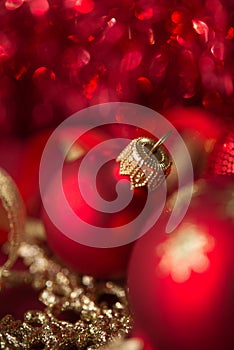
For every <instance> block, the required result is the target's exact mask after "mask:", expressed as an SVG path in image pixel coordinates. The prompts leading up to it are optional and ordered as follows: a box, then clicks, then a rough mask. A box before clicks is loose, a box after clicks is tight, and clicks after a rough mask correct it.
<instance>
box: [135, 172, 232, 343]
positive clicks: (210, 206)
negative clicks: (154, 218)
mask: <svg viewBox="0 0 234 350" xmlns="http://www.w3.org/2000/svg"><path fill="white" fill-rule="evenodd" d="M185 190H186V189H185ZM233 194H234V178H233V176H220V177H217V178H214V179H212V180H209V181H204V180H202V181H201V182H200V183H197V184H195V187H194V196H193V199H192V202H191V205H190V208H189V210H188V212H187V214H186V216H185V217H184V219H183V220H182V222H181V223H180V225H179V226H178V227H177V228H176V229H175V230H174V231H173V232H172V233H171V234H166V233H165V227H166V223H167V221H168V214H170V212H171V206H173V205H174V199H175V198H172V199H171V200H169V201H168V205H167V207H168V210H167V211H166V212H165V213H164V215H162V217H161V218H160V220H158V222H157V224H156V225H155V226H154V227H153V228H152V229H151V230H150V231H149V232H148V233H147V234H146V235H144V236H143V237H142V238H140V239H139V240H138V241H137V242H136V244H135V247H134V250H133V254H132V257H131V260H130V267H129V273H128V285H129V295H130V303H131V307H132V311H133V314H134V318H135V323H136V324H137V325H139V327H140V328H141V329H142V330H143V331H144V332H145V334H146V335H147V336H148V337H149V338H150V339H151V341H152V342H153V344H154V346H155V347H157V346H158V348H159V349H161V350H172V349H173V350H197V349H199V350H207V349H212V350H220V349H225V350H232V349H233V347H234V332H233V324H234V254H233V246H234V201H233Z"/></svg>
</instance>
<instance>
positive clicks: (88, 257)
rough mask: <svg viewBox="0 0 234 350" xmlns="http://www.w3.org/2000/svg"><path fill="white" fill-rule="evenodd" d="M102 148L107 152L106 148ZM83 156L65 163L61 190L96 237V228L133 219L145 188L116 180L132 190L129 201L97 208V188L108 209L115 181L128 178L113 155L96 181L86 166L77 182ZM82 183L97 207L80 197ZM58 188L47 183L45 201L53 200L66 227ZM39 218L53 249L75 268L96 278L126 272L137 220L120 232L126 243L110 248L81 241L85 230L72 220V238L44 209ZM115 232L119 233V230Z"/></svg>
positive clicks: (141, 203)
mask: <svg viewBox="0 0 234 350" xmlns="http://www.w3.org/2000/svg"><path fill="white" fill-rule="evenodd" d="M105 152H107V153H108V150H106V151H105ZM105 152H104V153H105ZM99 156H100V154H99ZM99 156H98V154H96V157H92V156H90V157H89V161H90V162H91V163H92V164H93V163H94V164H95V162H96V159H98V157H99ZM82 160H83V158H80V159H79V160H77V161H75V162H74V163H70V164H67V165H65V166H64V169H63V178H62V186H63V192H64V194H65V197H66V200H67V202H68V203H69V205H70V208H71V210H72V211H73V212H74V213H75V215H76V216H77V217H79V218H80V219H81V220H82V224H83V222H85V223H87V224H89V225H92V226H94V227H97V237H96V238H95V239H97V240H98V228H100V227H102V228H105V230H107V232H108V229H109V228H118V227H120V226H121V227H122V226H124V225H127V224H128V223H129V222H131V221H132V220H134V219H135V218H136V217H137V216H138V215H139V213H140V212H141V210H142V209H143V208H144V205H145V202H146V199H147V191H146V190H145V189H144V188H141V189H139V188H138V189H135V190H134V192H133V191H132V190H131V189H130V182H129V180H128V181H124V182H119V183H118V185H119V186H121V191H123V192H125V193H129V194H131V195H132V194H133V197H132V199H131V201H130V203H129V204H128V205H127V206H126V207H124V208H122V209H121V210H119V211H116V212H112V213H110V212H108V210H105V208H104V209H102V210H98V208H99V199H98V198H96V192H97V193H98V194H99V195H100V197H101V198H103V199H104V200H106V202H107V207H106V209H108V203H109V202H111V201H113V200H115V199H116V197H117V195H118V194H117V192H116V184H117V182H118V181H119V180H122V179H124V178H125V179H127V178H126V177H123V176H121V175H119V163H116V161H115V159H113V160H110V161H108V162H106V163H105V164H103V166H102V167H101V168H100V169H99V171H98V174H97V178H96V183H93V179H92V171H88V170H89V169H87V171H86V172H85V173H84V174H83V175H80V176H81V178H79V186H78V177H77V174H78V170H79V167H80V164H81V162H82ZM91 168H92V167H91ZM81 186H83V188H84V189H85V192H86V195H87V196H88V198H89V199H91V200H92V201H93V202H94V204H95V206H96V209H94V207H93V206H91V205H90V204H88V202H87V201H86V200H85V199H84V198H83V196H82V193H81V190H80V188H81ZM57 189H58V188H57V185H55V184H54V182H53V180H52V181H51V183H50V184H48V189H47V193H46V198H45V201H47V202H48V201H50V203H51V204H52V203H53V204H52V205H53V206H54V208H53V210H54V213H55V217H56V218H57V217H59V218H60V220H61V221H62V223H63V224H64V225H65V227H68V228H69V225H70V227H71V225H73V224H72V223H71V222H70V221H69V219H68V218H67V216H66V215H65V214H64V211H63V205H62V199H61V198H59V197H58V191H57ZM123 192H122V193H123ZM42 219H43V222H44V224H45V228H46V232H47V239H48V243H49V245H50V247H51V248H52V250H53V251H54V252H55V254H56V255H57V256H58V257H60V258H61V260H62V261H64V262H65V263H66V264H68V265H69V266H71V267H73V268H74V269H75V270H77V271H78V272H81V273H85V274H91V275H93V276H96V277H99V278H110V277H112V278H119V277H122V276H123V275H124V274H125V271H126V267H127V263H128V258H129V255H130V252H131V249H132V244H131V243H130V242H131V241H133V240H134V237H135V236H137V232H138V230H139V224H138V225H135V226H134V227H133V228H131V229H129V228H128V227H126V230H124V231H122V233H120V234H121V235H123V234H124V237H125V238H126V242H127V243H129V244H125V245H121V246H115V247H110V248H109V247H107V248H99V247H97V246H87V245H85V244H81V243H80V238H83V237H85V235H86V230H85V229H83V228H82V227H81V225H80V224H74V226H75V227H73V228H74V232H75V234H74V235H73V236H72V237H71V238H68V237H67V236H66V235H65V234H64V233H63V232H61V231H60V230H59V229H58V228H57V227H56V223H55V224H54V223H52V221H51V220H50V218H49V217H48V215H47V213H46V212H45V211H44V212H43V214H42ZM76 225H77V226H76ZM142 225H143V222H142ZM110 234H111V233H110ZM116 234H117V235H118V233H116ZM138 234H139V232H138Z"/></svg>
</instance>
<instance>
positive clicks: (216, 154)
mask: <svg viewBox="0 0 234 350" xmlns="http://www.w3.org/2000/svg"><path fill="white" fill-rule="evenodd" d="M207 173H208V175H225V174H227V175H230V174H234V130H233V125H231V126H230V128H229V130H227V131H226V132H225V134H224V135H223V136H222V137H221V138H220V139H219V140H218V141H217V142H216V144H215V146H214V149H213V151H212V153H211V154H210V157H209V159H208V166H207Z"/></svg>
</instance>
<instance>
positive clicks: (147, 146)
mask: <svg viewBox="0 0 234 350" xmlns="http://www.w3.org/2000/svg"><path fill="white" fill-rule="evenodd" d="M170 134H171V131H168V132H167V133H166V134H165V135H163V136H162V137H161V138H160V139H159V140H158V141H157V142H155V141H154V140H152V139H150V138H148V137H139V138H137V139H134V140H132V141H131V142H130V143H129V144H128V145H127V146H126V147H125V148H124V149H123V151H122V152H121V153H120V154H119V156H118V157H117V158H116V161H117V162H120V170H119V173H120V175H129V176H130V184H131V189H132V190H133V189H134V188H137V187H143V186H147V187H148V190H149V191H150V192H151V191H154V190H155V189H156V188H158V187H159V186H160V185H161V184H162V183H163V182H164V181H165V179H166V177H167V176H168V175H169V173H170V171H171V166H172V160H171V156H170V154H169V152H168V150H167V149H166V148H165V147H164V145H163V142H164V141H165V140H166V138H167V137H168V136H169V135H170Z"/></svg>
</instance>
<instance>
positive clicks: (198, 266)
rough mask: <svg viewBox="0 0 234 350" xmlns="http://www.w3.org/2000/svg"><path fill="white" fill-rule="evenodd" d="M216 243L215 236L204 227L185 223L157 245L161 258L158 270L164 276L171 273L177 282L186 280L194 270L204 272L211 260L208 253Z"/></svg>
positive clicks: (157, 251)
mask: <svg viewBox="0 0 234 350" xmlns="http://www.w3.org/2000/svg"><path fill="white" fill-rule="evenodd" d="M214 245H215V240H214V238H213V237H212V236H210V235H209V234H208V233H207V232H206V231H205V229H204V228H203V227H199V226H198V225H195V224H191V223H187V224H183V225H182V226H181V227H180V229H179V230H178V231H177V232H176V233H175V234H171V235H170V236H169V238H168V239H167V240H166V241H165V242H163V243H161V244H159V246H158V247H157V249H156V253H157V255H158V256H159V257H160V258H161V259H160V262H159V265H158V266H157V272H158V273H159V274H160V275H161V276H163V277H164V276H168V275H171V277H172V279H173V280H174V281H175V282H178V283H182V282H185V281H187V280H188V279H189V277H190V275H191V273H192V271H194V272H197V273H202V272H205V271H206V270H207V269H208V267H209V265H210V261H209V259H208V257H207V255H206V254H207V253H208V252H210V251H211V250H213V248H214Z"/></svg>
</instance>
